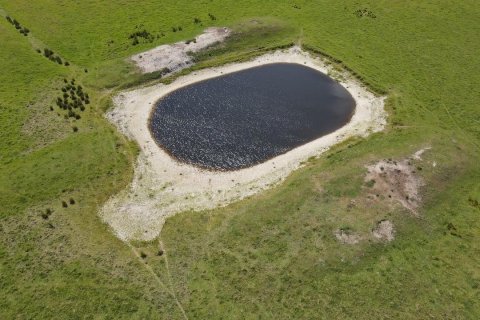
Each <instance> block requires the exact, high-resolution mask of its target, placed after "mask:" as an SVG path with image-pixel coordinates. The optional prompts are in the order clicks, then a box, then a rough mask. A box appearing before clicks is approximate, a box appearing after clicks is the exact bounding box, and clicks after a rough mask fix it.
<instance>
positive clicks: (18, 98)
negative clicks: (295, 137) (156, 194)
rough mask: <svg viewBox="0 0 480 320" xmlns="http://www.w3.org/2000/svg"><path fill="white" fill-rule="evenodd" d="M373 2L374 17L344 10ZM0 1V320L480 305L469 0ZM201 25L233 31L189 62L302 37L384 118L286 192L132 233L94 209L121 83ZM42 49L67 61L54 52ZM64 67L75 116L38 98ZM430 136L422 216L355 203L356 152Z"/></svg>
mask: <svg viewBox="0 0 480 320" xmlns="http://www.w3.org/2000/svg"><path fill="white" fill-rule="evenodd" d="M364 8H367V11H370V12H372V13H373V15H374V16H375V18H373V17H372V16H371V15H370V16H369V15H363V16H360V17H358V16H357V15H356V14H355V12H356V11H357V10H359V9H364ZM208 13H211V14H213V15H214V16H215V17H216V20H211V19H210V18H209V16H208ZM0 14H3V15H6V14H8V15H10V16H12V17H14V18H16V19H17V20H18V21H20V22H21V24H22V25H24V26H26V27H28V28H29V29H30V31H31V32H30V34H29V35H28V36H26V37H25V36H23V35H21V34H19V32H18V31H17V30H15V28H14V27H12V25H11V24H9V23H8V22H7V21H6V19H4V18H3V17H0V38H1V45H0V67H1V70H2V72H0V318H2V319H13V318H19V319H29V318H35V319H46V318H49V319H54V318H57V319H76V318H97V319H119V318H125V319H132V318H133V319H135V318H137V319H145V318H152V319H175V318H180V319H181V318H183V317H184V315H183V313H182V310H183V311H184V312H185V314H186V315H187V317H188V318H190V319H220V318H228V319H245V318H251V319H258V318H264V319H269V318H282V319H283V318H285V319H287V318H294V319H295V318H303V319H312V318H326V319H334V318H339V319H348V318H357V319H371V318H381V319H419V318H420V319H476V318H478V317H479V316H480V304H479V302H478V301H480V294H479V292H480V290H479V287H480V269H479V267H478V266H479V265H480V258H479V257H480V246H479V243H480V241H479V240H480V231H479V230H480V207H479V205H478V202H479V201H480V186H479V183H478V181H480V166H479V165H478V154H479V143H480V121H479V119H480V107H479V103H480V91H479V90H478V89H477V88H478V86H479V84H480V58H479V56H478V52H480V42H479V41H478V37H479V35H480V29H479V26H478V21H479V20H480V5H479V4H478V3H477V2H476V1H470V0H468V1H462V2H458V1H447V0H442V1H436V2H429V1H409V2H406V1H365V2H362V3H359V2H358V1H353V0H351V1H350V0H349V1H342V2H339V1H327V0H324V1H315V2H312V1H294V2H289V1H288V2H283V1H280V2H279V1H261V2H259V1H245V0H242V1H218V0H212V1H195V2H193V1H184V0H180V1H178V0H177V1H171V0H167V1H161V2H159V1H142V2H133V1H109V2H106V1H93V0H89V1H79V2H72V1H64V0H62V1H52V0H40V1H24V0H16V1H9V0H0ZM196 17H197V18H199V19H200V20H201V21H202V22H201V24H199V23H194V18H196ZM212 25H215V26H230V27H233V28H234V29H235V30H237V31H238V34H237V35H236V36H235V37H234V38H233V40H234V41H230V42H228V43H227V44H226V45H222V46H218V47H214V48H212V49H211V50H210V51H209V52H207V53H204V54H199V55H198V56H197V60H198V65H197V67H196V68H200V67H207V66H211V65H217V64H221V63H225V62H229V61H233V60H238V59H246V58H248V57H250V56H253V55H256V54H260V53H262V52H264V51H265V50H268V49H269V48H272V47H275V46H283V45H286V44H289V43H292V42H296V43H301V44H303V45H305V46H308V47H309V48H314V49H316V50H319V51H321V52H324V53H325V54H328V55H330V56H332V57H334V58H335V59H337V60H339V61H341V63H339V64H338V65H339V67H340V68H341V67H348V68H349V69H351V70H353V71H354V72H355V73H356V74H357V75H358V76H359V77H361V78H362V79H364V81H365V82H366V83H369V84H370V85H371V86H372V87H374V88H377V89H380V90H382V91H386V92H387V93H388V97H389V98H388V101H387V109H388V111H389V127H388V129H387V130H386V131H385V132H384V133H381V134H375V135H373V136H371V137H369V138H368V139H365V140H355V141H349V142H346V143H344V144H342V145H340V146H337V147H335V148H334V149H332V150H331V151H330V152H329V153H328V154H326V155H324V156H322V157H320V158H319V159H313V160H311V161H309V163H308V164H307V166H306V167H305V168H304V169H301V170H299V171H297V172H295V173H293V174H292V175H291V177H289V178H288V179H287V181H285V183H283V184H282V185H281V186H279V187H277V188H274V189H272V190H269V191H267V192H264V193H262V194H259V195H257V196H254V197H251V198H249V199H246V200H244V201H242V202H239V203H236V204H233V205H230V206H228V207H227V208H223V209H217V210H213V211H208V212H197V213H193V212H186V213H182V214H179V215H177V216H175V217H173V218H171V219H169V220H168V222H167V224H166V226H165V228H164V230H163V233H162V235H161V238H160V239H159V240H158V241H154V242H152V243H133V244H130V245H127V244H124V243H122V242H120V241H118V240H117V239H116V238H115V237H114V236H113V235H112V234H111V233H110V231H109V230H108V228H107V227H106V226H105V225H104V224H102V222H101V221H100V219H99V218H98V216H97V210H98V208H99V206H100V205H101V204H102V203H103V202H104V201H105V200H106V199H107V198H108V196H110V195H111V194H114V193H115V192H117V191H118V190H120V189H122V188H124V187H125V186H126V185H127V183H128V182H129V181H130V178H131V175H132V165H133V162H134V159H135V155H136V152H137V150H136V146H135V145H133V144H132V143H130V142H128V141H126V140H125V139H124V138H123V137H122V136H121V135H119V134H118V133H116V132H115V130H114V129H113V128H112V127H111V126H110V125H109V124H108V123H107V122H106V120H104V119H103V116H102V114H103V112H104V111H105V110H106V108H108V106H109V100H110V96H111V95H112V94H113V93H114V92H115V90H116V89H118V88H120V87H126V86H131V85H133V84H140V83H142V82H144V81H147V80H149V78H148V77H145V76H140V75H138V74H137V73H136V71H135V69H134V68H133V67H132V66H130V65H128V63H126V62H125V58H126V57H128V56H129V55H131V54H133V53H137V52H141V51H143V50H146V49H148V48H151V47H154V46H156V45H159V44H162V43H169V42H173V41H179V40H182V39H185V40H186V39H190V38H192V37H193V36H194V35H196V34H198V33H199V32H201V30H202V29H204V28H206V27H208V26H212ZM136 26H138V28H136ZM178 26H181V27H182V31H177V32H173V31H172V30H171V28H172V27H178ZM143 28H145V29H146V30H148V31H149V32H151V33H154V34H160V33H162V32H163V33H164V35H163V36H160V37H159V38H158V39H157V38H155V39H154V41H153V42H142V41H141V42H140V44H138V45H136V46H133V45H132V44H131V40H130V39H128V36H129V34H131V33H132V32H134V31H136V30H137V29H143ZM43 47H48V48H50V49H52V50H53V51H55V52H56V53H58V54H60V55H61V57H62V58H64V59H66V60H68V61H69V62H70V63H71V65H70V66H69V67H65V66H60V65H58V64H56V63H52V62H51V61H49V60H48V59H45V58H44V57H43V56H42V55H41V54H39V53H37V52H36V51H35V50H36V49H38V48H39V49H43ZM85 68H86V69H87V70H88V72H87V73H86V72H85V71H84V69H85ZM186 72H188V71H186ZM65 77H67V78H72V77H74V78H75V79H76V80H77V82H79V83H81V84H82V85H83V86H84V87H85V88H86V89H87V90H88V91H89V92H90V93H91V97H92V103H91V104H90V106H89V108H88V109H87V110H86V112H85V113H83V114H82V119H81V120H78V121H73V120H65V119H63V118H62V117H59V116H57V115H56V111H54V112H50V111H49V110H48V108H49V106H51V105H52V106H53V105H54V104H53V101H54V99H55V97H56V96H57V95H58V89H59V88H60V87H61V86H62V79H63V78H65ZM72 126H77V127H78V129H79V130H78V132H73V130H72ZM425 146H432V149H431V150H429V151H428V152H426V153H425V156H424V161H423V162H419V163H418V166H422V168H423V170H422V171H421V173H420V174H421V175H422V177H423V178H424V179H425V181H426V186H425V187H424V189H423V191H422V192H423V196H424V206H423V208H422V210H421V217H420V218H416V217H413V216H411V215H409V214H408V213H406V212H404V211H403V210H402V209H401V208H399V207H397V206H392V205H390V204H389V203H388V202H379V203H377V204H376V205H369V204H368V203H367V202H366V201H365V196H366V194H367V193H368V186H365V184H364V182H363V175H364V174H365V165H366V164H368V163H371V162H373V161H376V160H379V159H383V158H396V159H400V158H403V157H406V156H409V155H410V154H412V153H413V152H415V151H416V150H418V149H420V148H421V147H425ZM433 161H435V162H436V163H437V166H436V167H433V166H432V165H431V163H433ZM70 198H73V199H74V200H75V204H73V205H70V204H68V207H67V208H64V207H62V201H66V202H67V203H68V202H69V199H70ZM352 200H354V201H355V203H356V205H355V206H354V207H350V206H349V203H351V201H352ZM46 209H51V210H52V211H53V213H52V214H51V215H50V216H49V217H48V218H47V219H44V218H43V217H42V215H41V214H42V213H44V212H45V210H46ZM384 218H388V219H390V220H392V221H393V222H394V223H395V225H396V226H397V239H396V240H395V241H394V242H393V243H391V244H388V245H383V244H379V243H375V242H374V241H371V240H368V241H363V242H361V243H360V244H358V245H355V246H345V245H341V244H339V243H338V242H336V241H335V238H334V236H333V231H334V230H335V229H337V228H349V229H352V230H355V231H356V232H359V233H361V234H363V235H368V234H369V232H370V230H371V228H372V226H373V225H374V224H375V223H376V222H377V221H379V220H380V219H384ZM452 226H453V228H452ZM160 250H162V254H161V255H160V254H159V252H160Z"/></svg>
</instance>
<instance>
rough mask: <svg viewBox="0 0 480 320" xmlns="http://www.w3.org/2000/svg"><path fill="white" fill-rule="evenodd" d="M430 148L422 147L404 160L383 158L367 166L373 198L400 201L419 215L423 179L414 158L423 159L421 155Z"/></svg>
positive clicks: (367, 179)
mask: <svg viewBox="0 0 480 320" xmlns="http://www.w3.org/2000/svg"><path fill="white" fill-rule="evenodd" d="M429 149H430V148H424V149H420V150H418V151H417V152H415V153H414V154H413V155H412V156H411V157H410V158H407V159H403V160H399V161H396V160H391V159H387V160H381V161H379V162H377V163H375V164H373V165H370V166H368V167H367V169H368V173H367V175H366V176H365V181H366V182H367V183H371V184H372V188H371V191H370V192H371V195H370V197H371V198H372V199H377V198H380V197H382V198H384V199H390V200H392V201H396V202H399V203H400V204H401V205H402V206H403V207H405V208H406V209H407V210H409V211H410V212H412V213H413V214H415V215H417V209H418V207H419V205H420V202H421V195H420V188H421V187H422V186H423V185H424V182H423V180H422V179H421V178H420V176H419V175H417V174H416V170H417V168H416V167H415V166H414V164H413V160H417V161H421V160H422V158H421V155H422V154H423V153H424V152H425V151H426V150H429Z"/></svg>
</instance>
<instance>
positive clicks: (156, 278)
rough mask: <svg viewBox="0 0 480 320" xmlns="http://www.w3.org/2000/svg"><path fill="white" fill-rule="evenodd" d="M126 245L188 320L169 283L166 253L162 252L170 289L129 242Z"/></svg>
mask: <svg viewBox="0 0 480 320" xmlns="http://www.w3.org/2000/svg"><path fill="white" fill-rule="evenodd" d="M126 244H127V245H128V246H129V247H130V249H131V250H132V252H133V254H134V255H135V256H136V257H137V259H138V260H139V261H140V264H141V265H143V266H144V267H145V269H147V271H148V272H149V273H150V274H151V275H152V276H153V277H154V278H155V281H156V282H157V283H158V285H159V286H160V287H162V288H163V289H164V290H165V291H167V292H168V293H169V294H170V295H171V296H172V298H173V299H174V300H175V303H176V304H177V306H178V308H179V309H180V312H181V313H182V315H183V318H184V319H186V320H188V317H187V314H186V313H185V310H184V309H183V306H182V304H181V303H180V301H179V300H178V298H177V295H176V294H175V291H174V290H173V286H172V281H171V276H170V271H169V268H168V262H167V259H166V252H165V250H164V256H165V265H166V268H167V276H168V278H169V283H170V287H168V286H167V285H166V284H165V283H164V282H163V281H162V280H161V279H160V277H159V276H158V275H157V274H156V273H155V271H154V270H153V269H152V267H151V266H150V265H149V264H147V263H146V262H145V261H144V260H143V259H142V257H141V256H140V254H139V253H138V251H137V249H136V248H135V247H134V246H133V245H131V244H130V243H129V242H126ZM162 248H163V245H162ZM162 250H163V249H162Z"/></svg>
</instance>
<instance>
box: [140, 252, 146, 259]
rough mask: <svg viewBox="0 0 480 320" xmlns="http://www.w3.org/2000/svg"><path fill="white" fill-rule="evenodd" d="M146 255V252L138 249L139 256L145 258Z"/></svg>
mask: <svg viewBox="0 0 480 320" xmlns="http://www.w3.org/2000/svg"><path fill="white" fill-rule="evenodd" d="M146 257H147V254H146V253H145V252H143V251H140V258H142V259H145V258H146Z"/></svg>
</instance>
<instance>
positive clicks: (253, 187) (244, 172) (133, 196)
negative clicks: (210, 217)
mask: <svg viewBox="0 0 480 320" xmlns="http://www.w3.org/2000/svg"><path fill="white" fill-rule="evenodd" d="M278 62H288V63H299V64H302V65H306V66H308V67H311V68H314V69H316V70H319V71H321V72H323V73H328V71H329V67H328V66H327V64H326V63H325V61H323V60H321V59H320V58H314V57H312V56H311V55H309V54H308V53H306V52H304V51H302V50H301V49H300V48H298V47H293V48H290V49H287V50H283V51H276V52H274V53H269V54H266V55H264V56H261V57H258V58H256V59H254V60H251V61H248V62H242V63H234V64H229V65H225V66H221V67H217V68H210V69H204V70H201V71H197V72H194V73H191V74H189V75H186V76H183V77H180V78H178V79H177V80H175V81H174V82H172V83H171V84H168V85H164V84H158V85H154V86H151V87H146V88H140V89H137V90H132V91H127V92H123V93H121V94H119V95H118V96H116V97H115V98H114V104H115V107H114V108H113V110H111V111H110V112H109V113H108V114H107V115H106V116H107V118H108V119H109V120H110V121H111V122H112V123H114V124H115V125H116V126H117V128H118V129H119V130H121V131H122V132H123V133H124V134H125V135H126V136H128V137H129V138H130V139H133V140H135V141H136V142H137V143H138V144H139V146H140V148H141V152H140V155H139V157H138V160H137V163H136V166H135V173H134V178H133V181H132V183H131V184H130V185H129V186H128V187H127V188H126V189H125V190H123V191H122V192H120V193H119V194H117V195H115V196H113V197H112V198H111V199H110V200H108V201H107V203H106V204H105V205H104V207H103V208H102V210H101V212H100V215H101V217H102V218H103V220H104V221H105V222H107V223H108V224H109V225H110V226H111V227H112V229H113V231H114V232H115V233H116V235H117V236H118V237H119V238H120V239H122V240H145V241H149V240H152V239H154V238H156V237H157V236H158V235H159V234H160V231H161V229H162V226H163V224H164V222H165V219H166V218H167V217H169V216H171V215H173V214H175V213H178V212H181V211H186V210H202V209H209V208H215V207H219V206H225V205H227V204H229V203H231V202H233V201H237V200H240V199H242V198H245V197H247V196H250V195H253V194H255V193H257V192H259V191H261V190H264V189H267V188H270V187H272V186H274V185H276V184H278V183H279V182H281V181H282V180H284V179H285V177H286V176H288V174H289V173H290V172H292V171H293V170H295V169H297V168H299V167H300V166H301V164H302V162H303V161H305V160H306V159H308V158H309V157H312V156H318V155H320V154H321V153H323V152H325V151H326V150H328V149H329V148H330V147H331V146H332V145H334V144H336V143H339V142H341V141H343V140H345V139H347V138H349V137H352V136H363V137H365V136H367V135H368V134H369V133H371V132H377V131H380V130H382V129H383V128H384V126H385V123H386V113H385V111H384V97H377V96H375V95H374V94H373V93H371V92H369V91H368V90H367V89H366V88H365V87H364V86H362V85H361V84H360V83H359V82H358V81H356V80H354V79H353V78H352V77H351V76H349V75H348V74H343V75H341V76H342V79H347V80H342V82H340V83H341V84H342V85H343V86H344V87H345V88H346V89H347V90H348V91H349V92H350V93H351V95H352V96H353V97H354V98H355V101H356V110H355V114H354V115H353V117H352V119H351V121H350V122H349V123H348V124H347V125H345V126H344V127H342V128H340V129H339V130H337V131H335V132H333V133H331V134H328V135H326V136H323V137H321V138H319V139H317V140H314V141H312V142H309V143H307V144H305V145H302V146H300V147H297V148H295V149H293V150H291V151H289V152H287V153H285V154H282V155H280V156H278V157H275V158H273V159H271V160H268V161H266V162H264V163H262V164H259V165H255V166H253V167H250V168H246V169H241V170H238V171H230V172H212V171H204V170H200V169H198V168H196V167H193V166H189V165H186V164H182V163H179V162H177V161H175V160H174V159H173V158H171V157H170V156H169V155H168V154H166V153H165V152H164V151H163V150H161V149H160V148H159V147H158V146H157V145H156V143H155V141H154V140H153V138H152V136H151V135H150V131H149V130H148V118H149V114H150V111H151V109H152V107H153V106H154V104H155V102H156V101H157V100H158V99H160V98H161V97H162V96H164V95H166V94H168V93H169V92H172V91H174V90H176V89H178V88H180V87H182V86H185V85H189V84H192V83H194V82H197V81H201V80H205V79H209V78H213V77H216V76H219V75H222V74H226V73H230V72H235V71H239V70H243V69H247V68H251V67H255V66H259V65H263V64H268V63H278Z"/></svg>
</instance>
